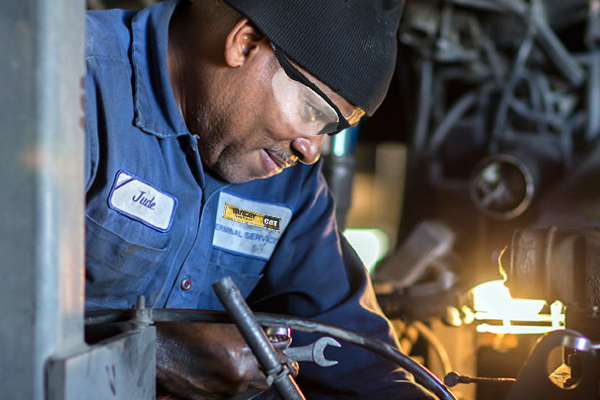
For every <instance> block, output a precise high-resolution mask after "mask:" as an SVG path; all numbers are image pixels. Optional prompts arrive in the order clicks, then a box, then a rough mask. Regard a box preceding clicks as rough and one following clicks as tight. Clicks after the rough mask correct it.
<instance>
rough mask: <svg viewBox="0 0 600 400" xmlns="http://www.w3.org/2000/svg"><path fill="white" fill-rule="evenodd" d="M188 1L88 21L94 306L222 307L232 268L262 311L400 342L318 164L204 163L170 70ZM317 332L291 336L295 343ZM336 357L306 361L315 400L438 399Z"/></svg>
mask: <svg viewBox="0 0 600 400" xmlns="http://www.w3.org/2000/svg"><path fill="white" fill-rule="evenodd" d="M177 3H178V2H177V1H166V2H162V3H158V4H156V5H154V6H152V7H150V8H147V9H145V10H142V11H139V12H136V11H122V10H109V11H97V12H96V11H94V12H89V13H88V16H87V21H86V22H87V40H86V68H87V71H86V151H87V153H86V155H87V158H86V160H87V161H86V163H87V165H86V166H87V168H86V194H87V207H86V246H87V249H86V308H87V310H98V309H107V308H130V307H131V306H132V305H133V304H135V302H136V297H137V296H138V295H140V294H143V295H144V296H145V297H146V301H147V303H148V304H149V305H152V306H154V307H157V308H195V309H206V310H219V309H222V307H221V305H220V303H219V301H218V299H217V298H216V296H215V294H214V293H213V290H212V287H211V285H212V283H214V282H215V281H217V280H218V279H220V278H222V277H225V276H228V275H229V276H231V277H232V278H233V280H234V281H235V283H236V284H237V285H238V287H239V288H240V290H241V291H242V293H243V295H244V296H245V297H247V300H248V302H249V303H250V305H251V306H252V308H253V309H255V310H259V311H269V312H274V313H283V314H291V315H296V316H303V317H310V318H314V319H316V320H320V321H326V322H329V323H332V324H336V325H341V326H344V327H348V328H352V329H355V330H358V331H361V332H365V333H369V334H371V335H373V336H375V337H378V338H380V339H383V340H385V341H387V342H388V343H392V344H393V343H395V342H394V339H393V336H392V334H391V331H390V326H389V323H388V321H387V320H386V319H385V318H384V317H383V316H382V314H381V311H380V309H379V307H378V306H377V304H376V301H375V296H374V294H373V292H372V289H371V287H370V283H369V280H368V276H367V274H366V272H365V269H364V267H363V265H362V263H361V262H360V260H359V259H358V258H357V256H356V254H355V253H354V252H353V250H352V249H351V248H350V246H349V245H348V243H347V242H346V241H345V239H344V238H343V237H341V236H340V235H339V233H338V230H337V226H336V223H335V219H334V201H333V199H332V197H331V196H330V194H329V193H328V190H327V186H326V184H325V181H324V179H323V176H322V174H321V171H320V163H318V164H317V165H313V166H306V165H298V166H294V167H291V168H288V169H286V170H285V171H284V172H282V173H281V174H279V175H277V176H274V177H272V178H269V179H262V180H255V181H252V182H248V183H243V184H230V183H227V182H223V181H221V180H219V179H218V178H217V177H215V176H214V175H211V173H210V172H209V171H207V170H205V169H203V165H202V160H201V159H200V156H199V152H198V147H197V138H196V136H194V135H193V134H191V133H190V132H189V131H188V129H187V128H186V125H185V123H184V120H183V118H182V116H181V114H180V112H179V110H178V108H177V105H176V103H175V99H174V96H173V92H172V89H171V86H170V82H169V77H168V72H167V62H166V60H167V35H168V26H169V20H170V18H171V15H172V13H173V10H174V8H175V7H176V5H177ZM235 210H237V211H235ZM261 218H262V219H261ZM265 218H266V220H265ZM261 221H262V224H263V225H261ZM314 339H315V338H314V337H310V335H306V334H301V333H295V334H294V343H295V344H298V345H302V344H304V343H307V342H309V341H311V340H314ZM328 357H329V358H332V359H336V360H339V361H340V362H339V364H338V365H337V366H334V367H330V368H319V367H317V366H316V365H308V364H303V365H302V368H301V377H300V378H301V379H300V382H302V381H304V382H306V384H307V385H308V386H310V387H315V388H316V387H319V388H320V389H314V390H313V391H311V392H310V393H309V396H310V397H311V398H314V399H319V398H331V396H327V395H320V394H319V393H325V392H327V391H328V390H329V389H332V390H337V391H339V392H340V393H341V395H340V396H338V397H337V398H345V397H344V396H345V395H348V396H350V395H352V394H353V393H360V396H359V398H364V399H376V398H427V397H426V395H425V394H424V393H423V392H422V391H421V389H420V388H419V387H418V386H417V385H415V384H414V383H413V382H412V381H411V380H410V378H408V377H407V375H406V374H405V373H404V372H402V371H398V370H396V367H395V366H394V365H391V364H390V363H388V362H386V361H384V360H382V359H381V358H380V357H379V356H376V355H372V354H371V353H369V352H367V351H365V350H362V349H360V348H358V347H354V346H352V345H348V344H344V345H343V347H342V349H340V350H337V349H336V350H331V351H330V352H328ZM393 381H400V382H398V383H393ZM390 393H393V394H390ZM344 394H345V395H344ZM384 394H385V395H384ZM321 396H324V397H321ZM352 398H355V397H352Z"/></svg>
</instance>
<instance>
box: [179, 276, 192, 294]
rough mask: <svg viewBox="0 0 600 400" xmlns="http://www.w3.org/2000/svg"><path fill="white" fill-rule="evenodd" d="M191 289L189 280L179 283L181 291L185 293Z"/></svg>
mask: <svg viewBox="0 0 600 400" xmlns="http://www.w3.org/2000/svg"><path fill="white" fill-rule="evenodd" d="M191 288H192V280H191V279H189V278H185V279H184V280H182V281H181V290H185V291H186V292H187V291H188V290H190V289H191Z"/></svg>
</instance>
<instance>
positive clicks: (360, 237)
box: [344, 229, 390, 273]
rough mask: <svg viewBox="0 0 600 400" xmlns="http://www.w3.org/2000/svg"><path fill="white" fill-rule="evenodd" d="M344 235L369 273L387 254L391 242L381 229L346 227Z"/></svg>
mask: <svg viewBox="0 0 600 400" xmlns="http://www.w3.org/2000/svg"><path fill="white" fill-rule="evenodd" d="M344 236H346V239H348V242H350V244H351V245H352V247H353V248H354V250H355V251H356V253H357V254H358V257H360V259H361V260H362V262H363V263H364V264H365V266H366V267H367V270H368V271H369V273H371V272H372V270H373V267H375V264H377V262H378V261H379V260H381V259H382V258H383V257H385V256H386V254H387V253H388V251H389V247H390V243H389V239H388V236H387V234H386V233H385V232H383V231H382V230H381V229H346V230H344Z"/></svg>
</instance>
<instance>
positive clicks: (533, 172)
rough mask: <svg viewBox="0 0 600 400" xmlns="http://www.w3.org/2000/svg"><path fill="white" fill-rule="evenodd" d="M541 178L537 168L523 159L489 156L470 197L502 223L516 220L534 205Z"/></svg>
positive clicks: (473, 181)
mask: <svg viewBox="0 0 600 400" xmlns="http://www.w3.org/2000/svg"><path fill="white" fill-rule="evenodd" d="M538 176H539V173H538V168H537V165H536V164H535V163H532V162H527V161H526V159H525V158H523V157H517V156H514V155H512V154H498V155H494V156H489V157H487V158H486V159H484V160H483V161H482V162H481V163H480V164H479V165H478V166H477V167H476V168H475V171H474V172H473V175H472V177H471V180H470V182H469V193H470V195H471V199H472V200H473V203H474V204H475V206H476V207H477V208H478V209H479V210H480V211H481V212H482V213H484V214H486V215H488V216H490V217H492V218H495V219H499V220H508V219H513V218H515V217H518V216H519V215H521V214H523V212H524V211H525V210H527V208H528V207H529V205H530V204H531V201H532V200H533V197H534V195H535V193H536V189H537V183H538V182H539V178H538Z"/></svg>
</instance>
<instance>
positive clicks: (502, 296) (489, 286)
mask: <svg viewBox="0 0 600 400" xmlns="http://www.w3.org/2000/svg"><path fill="white" fill-rule="evenodd" d="M544 303H545V302H544V300H526V299H513V298H512V297H511V296H510V293H509V291H508V289H507V288H506V286H504V282H503V281H501V280H497V281H490V282H485V283H482V284H480V285H477V286H475V287H474V288H473V308H474V309H475V311H477V312H484V313H486V314H488V315H491V316H488V317H487V318H486V319H511V320H519V321H523V320H525V321H530V319H528V318H530V317H531V316H535V315H537V314H538V313H539V312H540V311H542V308H543V307H544ZM475 318H476V319H481V318H478V317H477V314H475Z"/></svg>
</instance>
